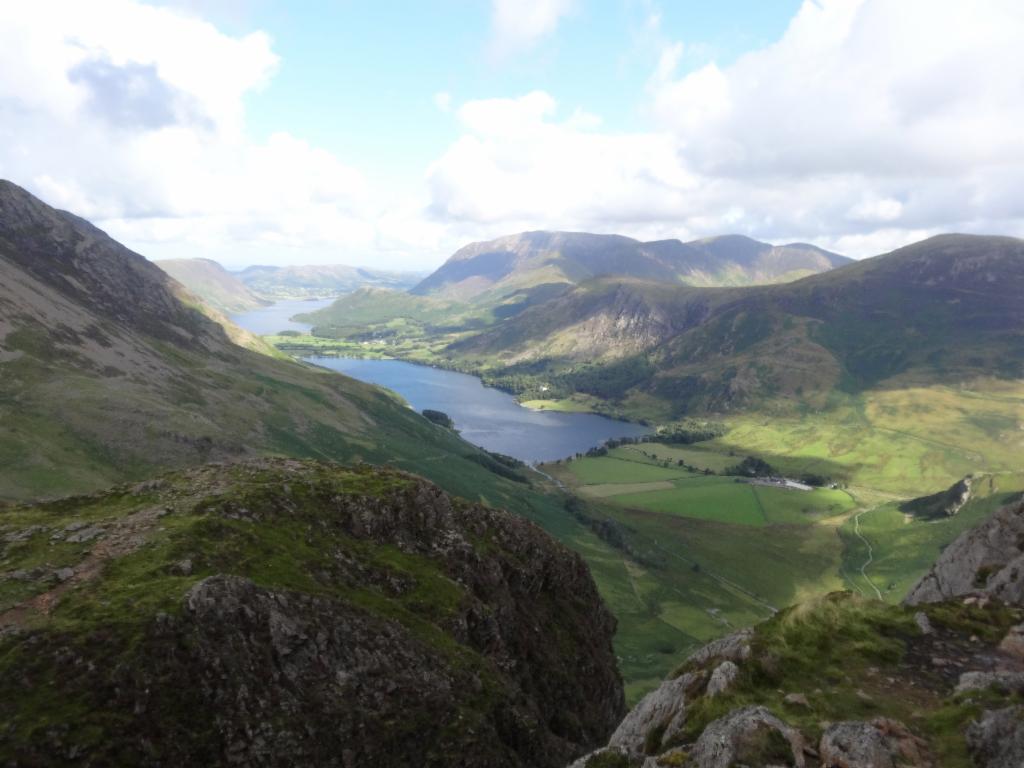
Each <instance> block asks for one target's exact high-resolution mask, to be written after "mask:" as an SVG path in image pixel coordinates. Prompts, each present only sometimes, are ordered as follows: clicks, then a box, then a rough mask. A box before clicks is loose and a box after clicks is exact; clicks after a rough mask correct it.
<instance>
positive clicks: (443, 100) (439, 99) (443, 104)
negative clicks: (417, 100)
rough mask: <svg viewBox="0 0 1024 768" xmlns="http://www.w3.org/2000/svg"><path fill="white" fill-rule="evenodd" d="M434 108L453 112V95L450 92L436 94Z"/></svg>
mask: <svg viewBox="0 0 1024 768" xmlns="http://www.w3.org/2000/svg"><path fill="white" fill-rule="evenodd" d="M434 106H436V107H437V108H438V109H440V110H441V111H442V112H451V109H452V95H451V94H450V93H448V91H438V92H437V93H435V94H434Z"/></svg>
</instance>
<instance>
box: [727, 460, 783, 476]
mask: <svg viewBox="0 0 1024 768" xmlns="http://www.w3.org/2000/svg"><path fill="white" fill-rule="evenodd" d="M725 474H727V475H739V476H740V477H772V476H773V475H776V474H777V473H776V471H775V468H774V467H773V466H772V465H771V464H769V463H768V462H767V461H765V460H764V459H759V458H757V456H747V457H746V458H745V459H743V461H741V462H740V463H739V464H733V465H732V466H731V467H729V468H728V469H726V470H725Z"/></svg>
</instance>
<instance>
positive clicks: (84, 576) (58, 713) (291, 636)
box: [0, 460, 623, 768]
mask: <svg viewBox="0 0 1024 768" xmlns="http://www.w3.org/2000/svg"><path fill="white" fill-rule="evenodd" d="M0 541H2V542H3V545H2V546H3V550H2V552H0V722H2V723H3V725H2V726H0V760H3V761H5V764H10V765H18V766H29V765H62V764H68V765H71V764H74V765H97V766H98V765H111V764H126V765H127V764H132V765H160V766H179V765H180V766H193V765H267V766H270V765H311V766H316V765H323V766H344V767H346V768H347V767H348V766H399V765H409V766H413V765H415V766H524V767H525V766H561V765H564V764H565V763H567V762H569V761H570V760H571V759H572V758H573V757H574V756H575V755H578V754H580V753H581V752H583V751H585V750H586V749H587V748H592V747H593V746H594V745H595V744H598V743H600V742H601V741H603V740H604V739H605V738H607V735H608V733H610V731H611V730H612V728H613V727H614V725H615V723H616V722H618V720H619V719H620V717H621V715H622V710H623V693H622V684H621V680H620V678H619V675H618V672H617V670H616V666H615V658H614V655H613V652H612V647H611V637H612V634H613V632H614V626H615V624H614V620H613V619H612V617H611V616H610V614H609V613H608V611H607V610H606V609H605V607H604V606H603V604H602V603H601V601H600V598H599V597H598V595H597V592H596V589H595V587H594V583H593V581H592V579H591V577H590V574H589V571H588V570H587V568H586V566H585V564H584V563H583V561H582V560H581V559H580V558H579V557H578V556H576V555H574V554H571V553H570V552H569V551H567V550H566V549H564V548H563V547H561V546H560V545H558V544H557V543H556V542H554V541H553V540H552V539H550V538H549V537H548V536H547V535H546V534H544V533H543V532H542V531H541V530H540V529H538V528H537V527H535V526H533V525H532V524H530V523H527V522H525V521H523V520H520V519H518V518H515V517H512V516H510V515H508V514H506V513H503V512H500V511H495V510H493V509H490V508H485V507H482V506H480V505H474V504H469V503H467V502H463V501H460V500H458V499H454V498H452V497H449V496H447V495H446V494H444V493H443V492H441V491H440V490H439V489H437V488H436V487H434V486H432V485H430V484H428V483H426V482H425V481H422V480H420V479H418V478H415V477H413V476H410V475H405V474H402V473H397V472H390V471H381V470H372V469H369V468H355V469H344V468H341V467H339V466H337V465H329V464H318V463H311V462H297V461H287V460H255V461H249V462H244V463H240V464H235V465H223V466H222V465H213V466H208V467H204V468H201V469H197V470H191V471H188V472H183V473H177V474H172V475H167V476H164V477H163V478H161V479H159V480H157V481H155V482H152V483H144V484H141V485H138V486H134V487H128V486H122V487H119V488H116V489H113V490H111V491H110V492H106V493H103V494H97V495H94V496H90V497H79V498H73V499H69V500H65V501H61V502H54V503H50V504H45V505H41V506H36V507H14V508H8V509H4V510H3V511H2V512H0Z"/></svg>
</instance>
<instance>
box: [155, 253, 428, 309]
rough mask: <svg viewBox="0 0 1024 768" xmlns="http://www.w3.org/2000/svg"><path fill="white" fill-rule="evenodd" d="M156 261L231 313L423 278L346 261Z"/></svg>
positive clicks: (408, 284)
mask: <svg viewBox="0 0 1024 768" xmlns="http://www.w3.org/2000/svg"><path fill="white" fill-rule="evenodd" d="M154 263H155V264H156V265H157V266H158V267H160V268H161V269H162V270H163V271H164V272H166V273H167V274H169V275H170V276H171V277H173V278H174V279H175V280H177V281H178V282H179V283H181V284H182V285H184V286H185V287H186V288H188V290H189V291H190V292H191V293H193V294H194V295H196V296H198V297H200V298H202V299H203V300H204V301H205V302H206V303H208V304H209V305H211V306H212V307H214V308H215V309H217V310H219V311H220V312H223V313H224V314H227V315H231V314H236V313H240V312H248V311H251V310H254V309H259V308H260V307H266V306H269V305H270V304H272V303H273V302H275V301H283V300H306V299H332V298H335V297H337V296H341V295H343V294H346V293H351V292H352V291H355V290H358V289H360V288H364V287H377V288H387V289H390V290H395V291H404V290H405V289H407V288H411V287H412V286H414V285H415V284H416V283H417V282H418V281H419V280H420V278H421V277H422V275H421V274H420V273H417V272H393V271H387V270H377V269H367V268H364V267H349V266H346V265H344V264H330V265H309V266H287V267H276V266H254V267H247V268H245V269H243V270H241V271H237V272H232V271H230V270H227V269H225V268H224V267H222V266H221V265H220V264H218V263H217V262H216V261H213V260H212V259H161V260H159V261H156V262H154Z"/></svg>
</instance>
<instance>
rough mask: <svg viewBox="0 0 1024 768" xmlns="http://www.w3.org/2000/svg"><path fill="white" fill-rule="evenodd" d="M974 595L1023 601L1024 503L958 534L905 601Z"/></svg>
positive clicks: (925, 601)
mask: <svg viewBox="0 0 1024 768" xmlns="http://www.w3.org/2000/svg"><path fill="white" fill-rule="evenodd" d="M972 593H978V594H983V595H988V596H991V597H994V598H998V599H999V600H1001V601H1003V602H1005V603H1011V604H1014V605H1024V503H1017V504H1010V505H1008V506H1006V507H1003V508H1002V509H1000V510H998V511H997V512H996V513H995V514H994V515H992V517H990V518H989V519H988V520H986V521H985V522H984V523H982V524H981V525H979V526H977V527H976V528H973V529H971V530H969V531H965V532H964V533H962V534H961V535H960V536H959V537H958V538H957V539H956V541H954V542H953V543H952V544H950V545H949V546H948V547H946V549H945V551H944V552H943V553H942V555H941V556H940V557H939V559H938V560H937V561H936V563H935V565H933V566H932V568H931V570H930V571H929V572H928V573H927V574H925V576H924V577H923V578H922V579H921V581H920V582H918V584H917V585H916V586H915V587H914V588H913V589H912V590H910V593H909V594H908V595H907V600H906V601H907V604H908V605H917V604H919V603H931V602H936V601H938V600H945V599H948V598H952V597H960V596H964V595H969V594H972Z"/></svg>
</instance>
